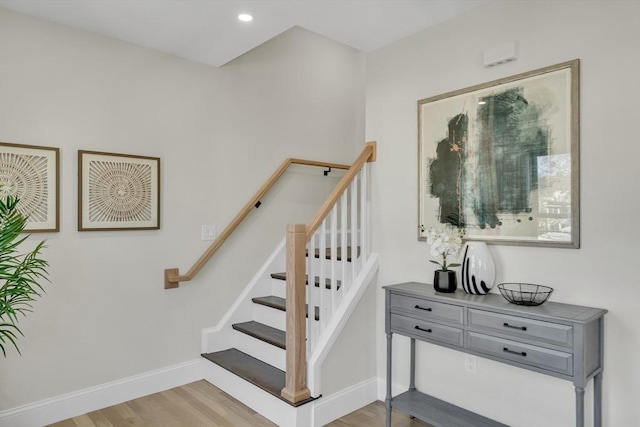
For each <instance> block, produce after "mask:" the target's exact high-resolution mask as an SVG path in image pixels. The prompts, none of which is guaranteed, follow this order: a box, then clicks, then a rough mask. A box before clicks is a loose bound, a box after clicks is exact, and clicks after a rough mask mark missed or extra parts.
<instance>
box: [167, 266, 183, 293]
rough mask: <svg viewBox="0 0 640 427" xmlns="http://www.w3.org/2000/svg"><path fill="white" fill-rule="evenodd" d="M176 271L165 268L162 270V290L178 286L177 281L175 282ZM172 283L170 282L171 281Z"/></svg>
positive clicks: (175, 269)
mask: <svg viewBox="0 0 640 427" xmlns="http://www.w3.org/2000/svg"><path fill="white" fill-rule="evenodd" d="M178 271H179V270H178V269H177V268H165V270H164V288H165V289H174V288H177V287H178V286H180V282H179V281H175V279H176V278H177V277H178ZM172 279H173V280H174V281H171V280H172Z"/></svg>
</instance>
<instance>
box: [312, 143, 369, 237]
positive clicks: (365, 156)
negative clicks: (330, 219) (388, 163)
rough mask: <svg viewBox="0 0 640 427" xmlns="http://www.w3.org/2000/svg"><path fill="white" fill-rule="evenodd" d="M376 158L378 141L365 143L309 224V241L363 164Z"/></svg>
mask: <svg viewBox="0 0 640 427" xmlns="http://www.w3.org/2000/svg"><path fill="white" fill-rule="evenodd" d="M375 160H376V142H375V141H372V142H367V143H366V144H365V147H364V149H363V150H362V153H360V155H359V156H358V158H357V159H356V160H355V161H354V162H353V164H352V165H351V167H350V168H349V170H348V171H347V173H346V174H344V176H343V177H342V179H341V180H340V182H339V183H338V185H336V187H335V188H334V189H333V191H332V192H331V194H330V195H329V197H328V198H327V200H326V201H325V202H324V203H323V204H322V206H321V207H320V209H319V210H318V212H317V213H316V215H315V216H314V217H313V219H312V220H311V222H310V223H309V224H308V225H307V242H308V241H309V240H311V238H312V237H313V233H315V232H316V230H317V229H318V227H319V226H320V224H322V221H324V218H325V217H326V216H327V215H328V214H329V212H330V211H331V209H332V208H333V205H335V204H336V203H337V202H338V199H339V198H340V196H342V193H343V192H344V190H346V189H347V186H349V183H351V181H352V180H353V178H355V176H356V175H357V174H358V172H360V169H362V166H364V164H365V163H367V162H374V161H375Z"/></svg>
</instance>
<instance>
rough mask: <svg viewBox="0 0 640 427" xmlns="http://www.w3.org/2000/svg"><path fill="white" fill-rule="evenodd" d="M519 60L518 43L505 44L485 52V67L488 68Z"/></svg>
mask: <svg viewBox="0 0 640 427" xmlns="http://www.w3.org/2000/svg"><path fill="white" fill-rule="evenodd" d="M516 59H518V42H511V43H507V44H503V45H500V46H497V47H494V48H491V49H487V50H485V51H484V66H485V67H487V68H491V67H495V66H496V65H500V64H505V63H507V62H512V61H515V60H516Z"/></svg>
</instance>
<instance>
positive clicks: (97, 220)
mask: <svg viewBox="0 0 640 427" xmlns="http://www.w3.org/2000/svg"><path fill="white" fill-rule="evenodd" d="M159 228H160V158H158V157H147V156H137V155H130V154H117V153H105V152H100V151H85V150H78V231H113V230H156V229H159Z"/></svg>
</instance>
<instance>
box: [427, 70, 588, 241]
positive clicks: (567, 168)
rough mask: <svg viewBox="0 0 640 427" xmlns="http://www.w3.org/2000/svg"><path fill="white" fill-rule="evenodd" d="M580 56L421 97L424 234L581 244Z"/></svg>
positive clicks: (490, 239)
mask: <svg viewBox="0 0 640 427" xmlns="http://www.w3.org/2000/svg"><path fill="white" fill-rule="evenodd" d="M579 107H580V105H579V60H578V59H575V60H572V61H568V62H564V63H561V64H557V65H552V66H549V67H545V68H540V69H537V70H534V71H530V72H527V73H522V74H518V75H514V76H511V77H507V78H503V79H499V80H494V81H491V82H488V83H484V84H480V85H476V86H472V87H468V88H465V89H461V90H457V91H454V92H449V93H445V94H442V95H438V96H434V97H430V98H426V99H422V100H419V101H418V199H419V201H418V239H419V240H424V239H425V237H424V232H423V231H421V230H423V229H425V228H428V227H430V226H431V227H441V226H444V225H447V224H452V225H454V226H460V225H462V226H464V227H465V228H466V236H465V238H466V239H469V240H480V241H484V242H486V243H493V244H503V245H528V246H547V247H559V248H579V247H580V215H579V206H580V204H579V196H580V191H579V176H580V175H579Z"/></svg>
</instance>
